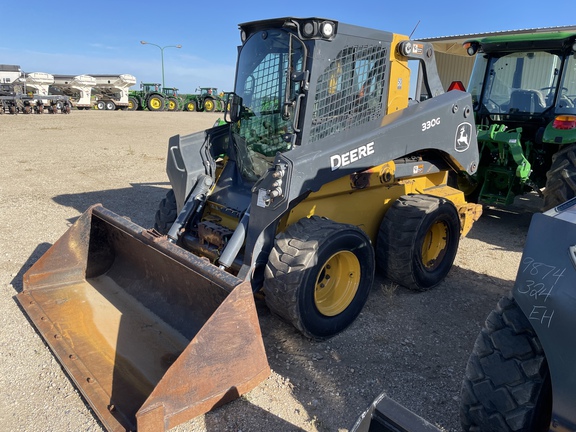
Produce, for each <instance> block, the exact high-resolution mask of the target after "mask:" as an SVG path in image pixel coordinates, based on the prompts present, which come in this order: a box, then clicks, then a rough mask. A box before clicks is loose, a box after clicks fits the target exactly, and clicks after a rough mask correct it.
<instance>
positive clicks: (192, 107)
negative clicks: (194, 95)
mask: <svg viewBox="0 0 576 432" xmlns="http://www.w3.org/2000/svg"><path fill="white" fill-rule="evenodd" d="M185 109H186V111H189V112H194V111H196V109H197V108H196V102H194V101H189V102H186V107H185Z"/></svg>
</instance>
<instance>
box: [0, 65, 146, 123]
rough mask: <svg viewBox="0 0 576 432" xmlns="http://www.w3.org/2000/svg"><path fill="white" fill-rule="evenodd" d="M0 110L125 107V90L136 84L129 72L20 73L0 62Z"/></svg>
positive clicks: (64, 109) (13, 67)
mask: <svg viewBox="0 0 576 432" xmlns="http://www.w3.org/2000/svg"><path fill="white" fill-rule="evenodd" d="M0 84H1V85H2V88H1V90H0V92H1V94H0V101H2V108H3V109H2V112H10V113H13V114H15V113H19V112H20V113H33V112H35V113H42V112H44V111H45V110H48V112H63V113H69V112H70V109H71V108H72V107H75V108H77V109H79V110H84V109H92V108H94V107H96V108H98V109H100V110H116V109H123V110H125V109H128V89H129V88H130V87H132V86H133V85H135V84H136V78H135V77H134V76H133V75H129V74H105V75H53V74H49V73H44V72H32V73H23V72H22V71H21V69H20V66H17V65H0Z"/></svg>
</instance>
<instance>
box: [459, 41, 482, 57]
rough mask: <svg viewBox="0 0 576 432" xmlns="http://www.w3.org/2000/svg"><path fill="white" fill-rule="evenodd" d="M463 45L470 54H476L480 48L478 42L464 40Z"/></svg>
mask: <svg viewBox="0 0 576 432" xmlns="http://www.w3.org/2000/svg"><path fill="white" fill-rule="evenodd" d="M462 46H463V47H464V49H465V50H466V52H467V53H468V55H469V56H473V55H474V54H476V53H477V52H478V48H480V44H479V43H478V42H464V43H463V44H462Z"/></svg>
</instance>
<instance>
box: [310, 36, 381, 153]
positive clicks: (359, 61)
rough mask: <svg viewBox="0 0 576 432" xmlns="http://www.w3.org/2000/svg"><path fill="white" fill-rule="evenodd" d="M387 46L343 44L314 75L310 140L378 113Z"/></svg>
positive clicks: (367, 119) (348, 127) (371, 117)
mask: <svg viewBox="0 0 576 432" xmlns="http://www.w3.org/2000/svg"><path fill="white" fill-rule="evenodd" d="M386 59H387V49H386V47H383V46H354V47H346V48H344V49H343V50H342V51H340V53H338V56H337V57H336V59H335V60H334V61H333V62H332V63H331V64H330V65H329V66H328V67H327V68H326V70H325V71H324V73H323V74H322V75H321V76H320V77H319V78H318V85H317V86H316V96H315V106H314V112H313V114H312V117H313V118H312V128H311V132H310V137H309V140H310V142H313V141H317V140H319V139H322V138H325V137H327V136H330V135H333V134H335V133H339V132H342V131H345V130H347V129H351V128H354V127H356V126H358V125H361V124H363V123H366V122H369V121H371V120H374V119H377V118H380V117H381V116H382V110H383V107H382V104H383V100H382V98H383V92H384V89H385V88H386V86H385V82H384V74H385V72H386Z"/></svg>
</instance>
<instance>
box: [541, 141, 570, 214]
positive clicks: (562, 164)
mask: <svg viewBox="0 0 576 432" xmlns="http://www.w3.org/2000/svg"><path fill="white" fill-rule="evenodd" d="M543 193H544V210H549V209H551V208H552V207H556V206H557V205H560V204H562V203H564V202H566V201H568V200H569V199H570V198H574V197H575V196H576V144H570V145H568V146H566V147H565V148H563V149H562V150H560V151H558V152H556V153H555V154H554V156H552V165H551V166H550V170H549V171H548V172H547V173H546V188H545V189H544V192H543Z"/></svg>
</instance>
